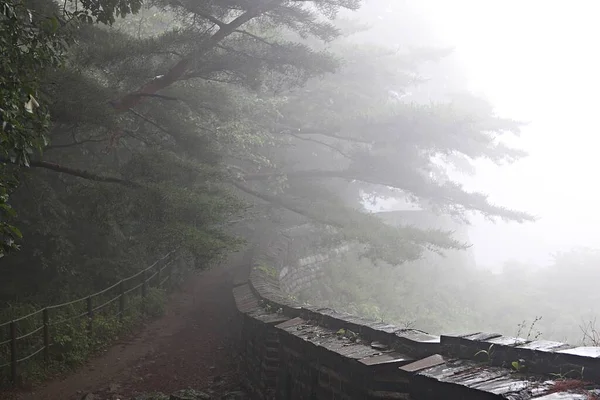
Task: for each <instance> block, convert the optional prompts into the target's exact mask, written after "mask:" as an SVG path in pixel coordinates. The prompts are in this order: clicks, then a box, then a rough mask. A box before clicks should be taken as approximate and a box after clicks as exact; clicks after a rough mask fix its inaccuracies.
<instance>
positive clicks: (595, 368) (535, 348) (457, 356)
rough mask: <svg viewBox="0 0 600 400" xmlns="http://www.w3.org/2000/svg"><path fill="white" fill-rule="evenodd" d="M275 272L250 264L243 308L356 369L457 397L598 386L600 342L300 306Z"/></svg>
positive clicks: (239, 297)
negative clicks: (411, 324) (426, 327)
mask: <svg viewBox="0 0 600 400" xmlns="http://www.w3.org/2000/svg"><path fill="white" fill-rule="evenodd" d="M271 275H272V274H268V273H267V272H265V271H264V270H262V269H260V268H256V267H254V265H252V267H251V271H250V273H249V276H248V281H247V283H245V284H238V285H237V286H236V287H235V288H234V291H235V292H236V293H235V297H236V302H238V308H239V309H240V311H241V312H244V313H246V314H249V315H252V317H253V318H256V319H259V320H261V321H263V322H264V323H267V324H270V325H272V326H274V327H275V329H277V330H281V331H284V332H287V333H288V334H289V335H285V336H286V337H289V339H286V340H292V338H294V339H293V340H301V341H303V342H305V343H306V344H307V345H310V346H315V347H319V348H321V349H322V350H325V351H326V352H329V353H331V354H336V355H337V356H341V357H343V358H345V359H346V360H347V361H348V362H351V363H352V364H353V365H354V367H356V368H370V367H375V366H382V365H386V364H387V365H393V366H394V368H396V370H397V372H398V373H399V374H400V373H404V374H410V375H411V376H414V377H417V378H416V379H421V380H427V382H428V383H427V384H428V385H432V384H433V383H432V382H433V381H435V385H437V384H439V385H442V386H440V388H441V387H446V386H447V385H458V386H460V387H461V388H462V389H460V390H459V389H456V388H454V389H452V390H456V391H457V395H458V393H459V392H460V391H461V390H467V389H468V390H475V391H479V392H481V391H484V392H489V393H498V394H500V393H504V394H506V393H509V392H511V391H512V392H519V393H521V392H522V391H524V390H527V391H528V392H527V393H529V394H531V393H530V392H531V391H532V390H534V389H535V390H534V391H536V395H531V398H533V397H536V398H537V397H539V396H544V397H539V398H544V399H547V400H549V399H552V398H557V399H558V398H564V399H571V398H577V397H552V395H551V394H549V391H551V390H550V389H549V388H551V386H552V384H553V383H552V382H553V381H552V379H563V380H564V379H571V380H577V381H581V382H583V381H585V382H593V383H597V384H600V347H589V346H579V347H577V346H570V345H568V344H565V343H561V342H554V341H546V340H527V339H524V338H515V337H507V336H503V335H501V334H498V333H487V332H475V333H467V334H452V335H440V336H438V335H431V334H429V333H427V332H423V331H420V330H416V329H402V328H398V327H396V326H394V325H392V324H388V323H385V322H377V321H372V320H368V319H365V318H360V317H356V316H353V315H350V314H346V313H340V312H337V311H335V310H333V309H330V308H324V307H315V306H310V305H302V304H299V303H298V302H297V301H295V300H293V298H291V297H290V296H289V295H287V294H286V293H284V292H283V290H282V289H281V288H280V285H279V280H278V278H277V276H271ZM252 298H254V300H252ZM257 307H259V308H260V307H262V308H261V310H257ZM264 309H268V311H264ZM274 314H275V316H274ZM340 330H343V331H349V332H351V333H352V334H354V335H356V336H357V337H358V338H360V340H358V341H357V342H356V343H345V340H346V339H344V338H340V337H338V336H339V331H340ZM361 365H362V367H361ZM448 374H449V375H448ZM533 377H535V379H533ZM544 377H546V378H544ZM532 381H535V382H536V383H535V385H532V384H531V382H532ZM548 382H550V383H548ZM435 385H434V386H435ZM549 385H550V386H549ZM515 388H517V389H518V390H517V389H515ZM512 392H511V393H512ZM523 393H524V392H523ZM565 393H567V392H565ZM569 394H570V393H569ZM556 395H558V394H556ZM548 396H550V397H548ZM502 398H506V397H504V395H503V397H502ZM583 398H585V397H583ZM592 398H593V397H592Z"/></svg>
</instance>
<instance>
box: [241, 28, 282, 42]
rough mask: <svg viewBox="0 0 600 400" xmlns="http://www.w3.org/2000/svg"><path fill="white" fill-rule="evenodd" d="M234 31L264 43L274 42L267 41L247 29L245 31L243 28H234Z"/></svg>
mask: <svg viewBox="0 0 600 400" xmlns="http://www.w3.org/2000/svg"><path fill="white" fill-rule="evenodd" d="M234 32H235V33H241V34H244V35H247V36H250V37H251V38H252V39H254V40H257V41H259V42H261V43H264V44H266V45H269V46H275V43H271V42H268V41H267V40H265V39H263V38H261V37H260V36H257V35H255V34H253V33H250V32H248V31H245V30H242V29H236V30H235V31H234Z"/></svg>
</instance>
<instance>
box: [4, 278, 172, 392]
mask: <svg viewBox="0 0 600 400" xmlns="http://www.w3.org/2000/svg"><path fill="white" fill-rule="evenodd" d="M166 300H167V295H166V291H165V290H163V289H158V288H148V291H147V293H146V297H145V298H143V297H142V296H141V294H137V295H133V294H132V295H128V296H127V297H126V304H125V310H124V312H123V316H122V317H121V316H120V315H119V306H118V302H114V303H112V304H110V305H109V306H107V307H106V308H103V309H102V310H101V311H99V312H98V313H97V314H94V318H93V320H92V321H91V325H90V320H89V318H88V317H87V315H83V316H81V314H82V308H81V307H76V306H67V307H64V308H61V309H59V310H53V311H54V312H52V313H51V315H50V318H49V321H50V324H49V326H50V329H49V333H50V348H49V354H48V355H49V360H48V362H47V363H46V362H44V356H43V354H44V352H43V351H42V352H40V353H38V354H36V355H35V356H33V357H32V358H30V359H29V360H27V361H25V362H22V363H19V364H18V371H19V374H18V382H17V383H18V384H19V385H25V384H35V383H39V382H41V381H43V380H45V379H47V378H48V377H50V376H52V375H56V374H60V373H62V372H65V371H67V370H69V369H73V368H75V367H77V366H80V365H81V364H83V363H84V362H85V361H86V360H88V359H89V358H90V357H91V356H92V355H94V354H96V353H98V352H99V351H101V350H103V349H105V348H106V347H108V346H109V345H111V344H112V343H113V342H114V341H115V340H117V339H118V338H119V337H121V336H123V335H127V334H129V333H131V331H132V330H133V329H134V328H135V327H136V326H137V325H139V323H140V322H142V321H143V320H145V319H150V318H156V317H159V316H160V315H162V314H163V312H164V310H165V306H166ZM36 309H37V307H35V306H33V305H13V306H12V307H10V308H9V309H7V310H4V311H3V313H2V315H0V318H2V317H4V318H2V319H0V320H7V319H8V320H10V319H11V317H12V318H15V317H16V316H20V315H27V314H28V313H31V312H33V311H34V310H36ZM83 314H85V312H83ZM41 318H42V317H41V314H38V315H36V318H26V319H24V320H21V321H19V323H18V332H17V335H19V336H22V335H25V334H26V333H28V332H32V331H34V330H36V329H37V328H39V327H40V326H42V321H41ZM90 328H91V329H90ZM9 335H10V332H9V329H8V326H5V327H2V328H0V343H1V342H3V341H5V340H6V339H8V338H9V337H10V336H9ZM17 343H18V347H17V354H18V358H19V359H21V358H23V357H25V356H27V355H28V354H31V353H33V352H35V351H36V350H37V349H39V348H41V347H42V346H43V343H44V342H43V331H42V330H40V331H39V332H37V333H35V334H33V335H31V336H29V337H27V338H23V339H21V340H19V341H18V342H17ZM10 352H11V347H10V343H6V344H4V345H0V366H1V365H4V364H7V363H9V362H10V360H11V353H10ZM10 374H11V370H10V365H9V366H6V367H4V368H1V369H0V387H8V386H9V385H11V384H12V382H11V375H10Z"/></svg>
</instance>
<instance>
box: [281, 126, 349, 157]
mask: <svg viewBox="0 0 600 400" xmlns="http://www.w3.org/2000/svg"><path fill="white" fill-rule="evenodd" d="M288 134H289V135H290V136H293V137H295V138H296V139H298V140H304V141H306V142H313V143H317V144H320V145H321V146H325V147H328V148H330V149H331V150H333V151H335V152H337V153H338V154H341V155H342V156H343V157H345V158H347V159H349V160H352V156H350V155H348V154H346V153H345V152H343V151H342V150H340V149H338V148H337V147H335V146H332V145H330V144H329V143H325V142H321V141H320V140H317V139H311V138H304V137H302V136H299V135H296V134H294V133H291V132H289V133H288Z"/></svg>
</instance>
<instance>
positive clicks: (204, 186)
mask: <svg viewBox="0 0 600 400" xmlns="http://www.w3.org/2000/svg"><path fill="white" fill-rule="evenodd" d="M7 1H8V3H11V4H12V5H10V7H8V6H7V7H8V8H5V9H6V10H9V11H10V10H12V9H13V8H14V9H15V10H17V11H14V12H13V11H10V12H9V11H6V13H7V14H6V15H4V16H2V18H4V19H0V23H2V24H4V25H3V26H6V29H5V30H3V31H2V32H0V53H1V54H2V55H3V63H2V65H0V98H1V101H2V103H0V106H1V107H0V122H1V124H0V218H1V219H0V276H1V279H0V317H1V318H0V365H9V364H10V361H9V360H12V359H13V358H15V357H13V356H11V354H10V353H11V351H12V352H13V353H14V352H15V351H16V350H14V348H13V347H11V348H10V349H9V348H8V347H6V348H2V347H1V346H2V345H7V344H9V343H11V341H12V342H15V343H16V339H14V338H13V339H14V340H13V339H6V338H8V337H9V336H11V337H14V336H16V330H15V329H16V325H15V324H14V323H13V322H14V321H15V320H17V321H23V322H20V323H21V324H22V327H21V328H22V329H23V331H26V330H27V329H25V327H26V326H29V327H31V328H32V330H35V329H38V330H37V331H35V332H34V333H36V332H38V331H39V329H41V328H36V327H37V326H38V325H39V324H38V325H36V324H37V322H39V321H37V320H29V319H30V318H33V319H35V318H38V317H41V316H42V315H44V318H46V320H44V321H42V322H43V324H44V325H45V326H46V327H47V326H48V321H47V318H48V315H47V308H49V309H52V310H55V311H56V315H55V316H54V317H56V318H58V317H61V318H62V319H61V321H63V320H64V321H71V319H77V321H79V322H73V323H69V324H68V325H66V328H65V332H63V333H64V335H63V336H61V338H63V339H64V340H63V342H64V343H63V344H62V345H61V346H62V347H61V351H62V352H58V353H57V354H54V353H52V354H44V355H45V357H46V359H47V360H46V362H48V361H50V360H52V361H53V362H54V361H55V362H56V363H57V365H61V367H64V366H65V365H66V364H69V365H70V366H72V365H81V364H82V363H83V362H84V361H85V360H87V359H88V358H89V357H91V356H92V355H93V354H94V352H95V351H99V350H100V349H103V348H104V346H108V345H109V344H110V343H112V341H114V338H115V337H117V336H118V335H121V334H123V332H125V331H126V329H129V328H130V326H129V325H127V323H129V322H131V321H134V320H135V321H138V322H139V321H146V319H149V318H151V317H152V318H153V317H157V316H158V315H160V314H161V312H162V311H164V308H165V306H166V305H168V304H172V303H169V302H170V298H169V296H168V295H167V291H166V290H164V288H163V287H160V285H159V286H158V287H155V288H148V287H147V285H145V284H147V283H148V282H147V281H146V280H145V281H144V282H142V283H139V285H138V286H133V289H130V290H131V291H132V293H134V294H135V296H137V297H135V298H133V297H132V304H135V305H136V306H132V307H133V308H135V307H138V308H139V309H134V310H133V311H131V314H130V315H128V316H127V318H125V317H124V315H125V314H124V313H125V310H123V308H124V305H123V303H121V302H119V305H118V306H119V307H120V308H118V312H119V313H120V314H119V317H117V316H116V314H114V313H113V314H110V313H108V314H110V315H108V316H103V317H102V318H104V317H106V321H104V320H102V321H103V324H104V325H102V327H103V329H105V331H101V332H103V333H102V337H101V338H97V340H95V341H90V340H89V338H88V337H83V336H82V335H79V333H77V332H80V331H81V329H82V326H83V325H82V323H80V322H81V321H80V320H78V318H81V317H82V316H87V317H90V318H93V316H94V312H95V310H96V309H95V308H94V304H92V301H91V297H92V294H94V296H96V295H98V296H101V295H102V296H104V295H106V296H108V294H109V292H110V290H113V289H114V290H116V289H115V288H120V290H123V291H125V288H124V287H123V285H122V284H121V283H119V282H123V281H129V280H130V279H133V278H131V277H139V276H142V277H144V279H146V276H145V271H146V270H147V268H148V265H158V264H156V263H157V260H164V259H165V258H164V257H165V254H177V257H180V259H183V260H185V262H181V263H180V264H181V265H182V267H181V271H179V272H178V273H179V275H177V276H178V279H179V280H180V283H182V282H185V281H187V280H188V277H190V276H195V277H196V278H194V279H197V280H196V281H194V282H196V283H195V284H196V285H197V287H192V288H191V289H189V290H190V291H191V292H193V293H194V295H196V294H197V295H198V296H201V294H198V293H199V292H200V289H198V288H206V287H207V285H208V286H210V287H211V288H213V289H214V287H217V286H219V285H221V286H222V287H227V285H231V284H232V282H233V280H234V279H233V277H234V276H235V275H236V273H235V272H236V271H233V270H235V269H236V268H238V267H239V268H241V267H240V266H239V265H237V264H236V265H235V266H234V265H233V264H235V263H233V262H232V261H231V259H232V257H235V256H236V255H237V256H239V255H240V254H244V256H243V257H241V256H240V258H243V259H244V260H243V261H237V263H238V264H240V265H241V264H244V267H247V268H248V269H250V268H262V269H263V270H264V271H267V273H268V275H269V277H271V278H273V279H274V280H277V278H282V276H283V275H285V274H287V273H288V272H289V271H290V269H292V268H294V265H295V264H294V262H296V261H297V260H296V261H293V260H292V257H291V256H288V255H287V254H288V253H289V254H293V255H294V256H296V258H297V259H298V260H307V259H309V260H313V259H314V260H319V261H318V262H317V263H316V264H318V265H317V266H315V267H314V270H313V271H311V273H312V274H313V275H314V276H313V275H311V276H313V278H314V279H313V278H310V279H309V278H305V277H302V281H303V286H302V287H298V288H295V287H294V288H293V289H290V288H288V289H289V293H287V295H289V297H290V299H293V300H294V301H297V302H299V303H300V304H309V305H312V306H318V307H331V308H333V309H336V310H339V311H343V312H348V313H351V314H354V315H358V316H360V317H366V318H371V319H375V320H380V321H386V322H390V323H394V324H397V325H398V326H400V327H405V328H416V329H420V330H424V331H427V332H430V333H433V334H441V333H472V332H482V331H490V332H491V331H494V332H498V333H500V334H503V335H513V336H522V337H526V338H527V339H530V340H534V339H537V338H544V339H549V340H561V341H566V342H569V343H572V344H574V345H577V344H580V343H583V344H592V345H599V343H600V334H598V332H599V331H598V329H600V328H598V329H597V327H596V325H595V321H596V317H597V316H598V315H599V313H600V301H599V300H600V294H599V293H600V292H598V290H597V287H596V286H597V282H598V278H600V269H598V265H599V263H600V213H599V212H598V211H597V210H598V202H599V200H600V196H599V195H598V191H597V190H596V186H597V185H596V180H597V179H596V171H597V170H600V159H598V157H596V154H595V153H596V152H597V148H598V147H599V146H598V144H599V139H598V135H597V132H596V131H597V129H598V126H597V125H598V124H597V122H596V118H595V115H596V111H597V110H596V109H597V107H598V103H599V102H598V100H596V96H597V93H598V92H600V78H599V74H598V73H597V71H600V57H597V56H596V54H595V53H596V51H595V45H596V41H597V38H598V37H600V26H598V24H597V22H596V20H595V19H596V16H597V12H596V11H597V7H596V6H595V5H594V4H592V2H589V1H587V2H584V1H576V2H572V3H569V5H568V6H567V5H564V4H562V5H561V4H558V3H556V4H550V3H547V2H544V3H543V2H541V1H529V2H517V1H516V0H508V1H503V2H482V1H475V0H469V1H467V0H459V1H452V2H449V1H443V0H422V1H408V0H371V1H360V0H314V1H295V0H277V1H266V0H265V1H258V0H257V2H250V1H247V0H211V1H196V2H187V1H184V2H181V1H176V0H152V1H148V2H140V1H138V0H123V1H120V2H119V3H118V4H117V5H115V4H113V3H111V2H110V1H107V0H99V1H97V2H83V3H81V4H79V2H71V1H68V2H66V3H65V4H63V5H58V4H57V3H56V2H55V1H54V0H35V1H33V0H32V1H27V2H25V3H23V4H21V2H19V1H16V0H15V1H16V2H14V1H13V0H7ZM8 3H6V4H8ZM13 3H15V4H13ZM17 3H19V4H18V5H17ZM255 3H256V4H255ZM258 3H260V4H258ZM13 6H14V7H13ZM5 17H6V18H5ZM7 110H8V111H7ZM282 237H286V238H288V239H289V244H286V245H285V246H284V247H285V249H283V248H280V247H278V246H279V244H278V240H279V239H281V238H282ZM340 249H343V250H340ZM263 253H264V254H263ZM284 253H285V254H286V255H283V254H284ZM247 254H253V255H256V257H255V258H256V259H258V260H259V261H257V263H258V264H260V265H258V264H257V265H258V266H257V265H254V264H252V265H250V264H251V262H250V261H248V260H247V258H249V256H247ZM257 254H258V255H257ZM323 254H326V255H328V256H327V257H325V256H323ZM252 262H254V261H252ZM177 265H179V264H177ZM165 268H166V267H165ZM220 268H221V269H222V270H223V271H226V272H223V273H217V272H214V271H220V270H219V269H220ZM239 268H238V269H239ZM160 271H161V270H159V271H158V272H157V273H156V274H157V275H158V276H159V277H161V276H160V273H161V272H160ZM200 271H201V272H200ZM206 271H209V272H206ZM203 273H206V274H212V275H206V276H208V277H209V278H207V279H208V280H207V281H202V277H203V276H205V275H202V274H203ZM298 274H299V273H298ZM153 276H154V275H153ZM315 277H316V278H315ZM162 278H164V276H163V277H162ZM207 282H208V283H207ZM280 283H281V282H280ZM213 285H214V287H213ZM221 286H219V287H221ZM107 288H108V289H107ZM137 288H140V290H143V292H140V293H139V294H136V293H137V292H135V291H134V290H136V289H137ZM196 289H197V290H196ZM127 290H129V289H127ZM148 290H152V291H151V293H152V295H151V296H149V297H151V299H150V300H148V299H147V298H146V297H147V295H148V293H150V292H148ZM202 290H204V289H202ZM204 292H205V293H209V292H210V293H213V294H211V296H213V295H214V296H213V297H218V298H219V299H220V300H219V301H218V302H217V301H213V300H214V299H212V300H211V299H207V298H203V301H204V300H206V301H208V300H210V301H212V303H210V304H212V306H214V309H212V311H211V312H212V313H213V314H215V315H219V314H220V309H219V307H227V305H223V306H222V305H221V300H223V304H225V303H226V301H229V300H231V299H230V298H229V297H230V296H229V294H223V293H225V292H226V291H219V290H216V289H215V290H212V291H204ZM221 292H222V293H221ZM128 293H129V292H128ZM113 294H114V293H113ZM132 296H133V295H132ZM227 296H229V297H227ZM73 299H80V300H76V303H77V302H80V303H81V304H80V303H77V304H80V305H84V302H85V306H86V307H87V308H85V309H77V307H79V306H77V307H75V306H73V307H71V301H72V300H73ZM83 299H87V300H85V301H84V300H83ZM115 299H119V300H123V299H124V294H123V293H117V294H115V296H113V297H112V300H110V299H109V298H108V297H107V299H105V300H106V301H107V302H108V303H102V304H101V303H98V304H97V305H96V306H97V307H100V308H102V307H105V306H106V307H109V305H110V304H113V303H111V302H113V301H116V300H115ZM148 301H151V302H152V303H151V304H150V307H148V304H146V302H148ZM217 303H218V304H217ZM230 303H231V302H230ZM65 304H67V305H68V307H67V306H65V307H63V306H64V305H65ZM114 304H115V307H116V306H117V305H116V303H114ZM203 304H204V303H203ZM57 305H58V306H57ZM55 306H56V307H55ZM229 306H230V309H229V310H228V311H229V312H231V313H233V312H234V310H233V309H232V308H231V307H232V306H231V304H229ZM187 307H188V308H189V309H188V311H189V312H192V311H190V310H191V309H192V308H194V307H195V306H190V305H189V304H188V306H187ZM148 309H151V310H154V311H155V312H154V313H151V312H148ZM43 310H46V311H43ZM161 310H162V311H161ZM113 311H114V310H113ZM150 314H152V315H150ZM128 318H130V319H128ZM145 318H146V319H145ZM124 320H125V322H124ZM36 321H37V322H36ZM131 323H132V324H133V322H131ZM220 323H221V328H220V329H225V328H223V327H225V326H227V324H228V323H229V322H228V321H221V322H220ZM126 325H127V326H126ZM11 326H12V328H10V329H12V330H11V331H10V332H9V327H11ZM21 328H19V329H21ZM85 329H87V330H88V331H91V330H92V329H91V325H89V327H85ZM21 333H22V332H21ZM46 333H48V332H46ZM217 333H218V332H216V331H215V332H212V333H211V334H214V335H215V336H219V335H217ZM28 335H29V334H23V336H22V337H23V338H25V339H27V338H29V336H28ZM77 335H79V336H77ZM90 335H92V333H90ZM5 336H6V337H5ZM27 340H31V343H29V342H27V343H24V344H23V346H22V347H23V349H30V348H31V349H33V348H34V347H35V346H37V345H38V344H40V340H41V341H42V342H43V343H45V344H44V346H45V347H46V349H47V348H48V346H46V344H47V342H48V340H49V338H47V337H44V338H37V336H35V335H34V334H32V338H31V339H27ZM36 340H37V342H36ZM78 341H79V342H78ZM71 342H73V343H75V344H69V345H67V344H66V343H71ZM3 349H4V350H3ZM19 351H21V349H20V348H19ZM36 351H38V352H39V351H41V350H39V349H38V350H36ZM35 354H37V353H35ZM65 354H68V357H67V356H65ZM11 357H12V358H11ZM15 359H16V358H15ZM36 362H37V361H36ZM36 366H37V364H36ZM36 366H34V367H32V370H31V371H33V372H31V371H30V372H31V374H33V375H35V373H37V372H36V371H39V370H41V369H40V368H37V367H36ZM36 368H37V369H36ZM5 372H6V371H5ZM5 372H2V371H0V385H2V384H3V382H4V381H6V382H8V380H10V379H13V380H14V377H11V378H9V377H8V375H7V374H6V373H5Z"/></svg>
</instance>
